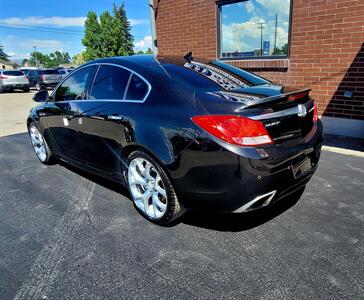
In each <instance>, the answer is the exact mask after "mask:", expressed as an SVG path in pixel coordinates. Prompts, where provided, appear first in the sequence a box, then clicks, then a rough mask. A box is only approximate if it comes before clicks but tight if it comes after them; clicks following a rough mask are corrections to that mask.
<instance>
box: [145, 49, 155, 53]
mask: <svg viewBox="0 0 364 300" xmlns="http://www.w3.org/2000/svg"><path fill="white" fill-rule="evenodd" d="M145 54H153V50H152V49H151V48H148V50H147V51H146V52H145Z"/></svg>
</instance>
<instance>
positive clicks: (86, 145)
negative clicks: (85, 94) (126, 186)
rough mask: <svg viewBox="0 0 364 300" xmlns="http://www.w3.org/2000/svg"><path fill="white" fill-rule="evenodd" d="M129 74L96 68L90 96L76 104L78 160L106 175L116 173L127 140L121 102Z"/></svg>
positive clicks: (120, 69) (109, 67)
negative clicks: (79, 154) (77, 112)
mask: <svg viewBox="0 0 364 300" xmlns="http://www.w3.org/2000/svg"><path fill="white" fill-rule="evenodd" d="M131 77H132V73H131V72H130V71H129V70H127V69H125V68H123V67H121V66H118V65H110V64H102V65H100V67H99V69H98V71H97V73H96V76H95V80H94V83H93V86H92V88H91V90H90V97H89V99H88V100H86V101H82V103H80V113H81V115H82V124H80V125H79V136H80V141H81V144H82V148H81V151H82V153H81V157H82V159H83V160H84V161H85V162H87V164H89V165H90V166H92V167H94V168H97V169H98V170H102V171H104V172H106V173H120V171H121V168H120V167H121V165H122V162H121V159H120V158H121V157H122V156H121V152H122V147H123V145H125V143H126V142H127V138H128V134H127V132H128V128H130V126H128V118H127V113H126V110H125V109H126V107H125V105H124V104H125V103H124V99H125V97H126V88H127V85H128V84H129V82H130V78H131Z"/></svg>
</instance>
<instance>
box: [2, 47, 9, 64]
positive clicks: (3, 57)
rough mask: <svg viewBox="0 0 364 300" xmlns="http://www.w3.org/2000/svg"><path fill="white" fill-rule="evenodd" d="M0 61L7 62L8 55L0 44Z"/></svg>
mask: <svg viewBox="0 0 364 300" xmlns="http://www.w3.org/2000/svg"><path fill="white" fill-rule="evenodd" d="M0 59H2V60H5V61H9V55H7V54H6V53H5V52H4V46H3V45H1V43H0Z"/></svg>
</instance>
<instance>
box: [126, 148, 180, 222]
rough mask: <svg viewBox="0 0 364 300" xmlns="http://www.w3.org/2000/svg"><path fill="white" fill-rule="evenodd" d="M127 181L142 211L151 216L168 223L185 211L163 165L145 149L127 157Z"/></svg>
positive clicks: (138, 207)
mask: <svg viewBox="0 0 364 300" xmlns="http://www.w3.org/2000/svg"><path fill="white" fill-rule="evenodd" d="M127 165H128V170H127V176H126V180H127V184H128V188H129V191H130V194H131V196H132V198H133V201H134V204H135V206H136V207H137V209H138V211H140V212H141V213H142V215H143V216H145V217H146V218H148V219H149V220H151V221H153V222H154V223H157V224H159V225H165V224H168V223H171V222H172V221H174V220H176V219H177V218H178V217H180V216H181V215H182V214H183V213H184V211H185V210H184V208H183V207H182V206H181V204H180V203H179V201H178V197H177V195H176V193H175V191H174V188H173V186H172V184H171V181H170V180H169V178H168V176H167V174H166V173H165V171H164V170H163V169H162V167H161V166H160V165H159V164H158V163H157V162H156V161H155V160H154V159H153V158H152V157H150V156H149V155H148V154H146V153H145V152H143V151H134V152H132V153H131V154H130V155H129V157H128V159H127Z"/></svg>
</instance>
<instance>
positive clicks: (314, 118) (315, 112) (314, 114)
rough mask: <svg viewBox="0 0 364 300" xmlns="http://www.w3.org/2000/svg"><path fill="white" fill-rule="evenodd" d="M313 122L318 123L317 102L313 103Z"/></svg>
mask: <svg viewBox="0 0 364 300" xmlns="http://www.w3.org/2000/svg"><path fill="white" fill-rule="evenodd" d="M312 120H313V121H314V122H315V123H316V122H317V120H318V114H317V105H316V102H314V103H313V118H312Z"/></svg>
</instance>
